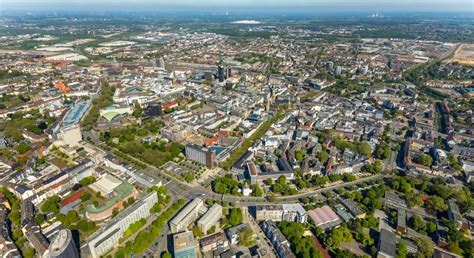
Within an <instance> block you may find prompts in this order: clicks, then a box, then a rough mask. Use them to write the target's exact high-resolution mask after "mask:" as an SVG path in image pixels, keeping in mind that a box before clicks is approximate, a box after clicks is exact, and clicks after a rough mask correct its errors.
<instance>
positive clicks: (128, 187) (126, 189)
mask: <svg viewBox="0 0 474 258" xmlns="http://www.w3.org/2000/svg"><path fill="white" fill-rule="evenodd" d="M132 191H133V185H132V184H130V183H127V182H123V183H122V184H120V185H119V186H117V187H116V188H115V189H114V192H115V193H116V195H115V196H114V197H112V198H110V199H108V200H107V201H106V202H105V203H104V204H102V205H101V206H99V207H95V206H94V204H92V203H90V204H89V205H87V207H86V211H87V212H89V213H99V212H103V211H105V210H107V209H108V208H110V207H112V206H113V205H115V204H116V203H117V202H119V201H121V200H123V199H125V197H127V196H128V195H130V194H131V193H132Z"/></svg>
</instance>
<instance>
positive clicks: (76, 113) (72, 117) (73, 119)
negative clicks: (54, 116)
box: [63, 100, 91, 127]
mask: <svg viewBox="0 0 474 258" xmlns="http://www.w3.org/2000/svg"><path fill="white" fill-rule="evenodd" d="M90 106H91V101H90V100H83V101H80V102H78V103H76V104H75V105H74V107H73V108H72V109H71V111H70V112H69V113H68V114H67V116H66V117H65V118H64V120H63V127H68V126H70V125H73V124H77V123H78V122H79V121H80V120H81V118H82V117H83V116H84V114H85V113H86V112H87V110H88V109H89V107H90Z"/></svg>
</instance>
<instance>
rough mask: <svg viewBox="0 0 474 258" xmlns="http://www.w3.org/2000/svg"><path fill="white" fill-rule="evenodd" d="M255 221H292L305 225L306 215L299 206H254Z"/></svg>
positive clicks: (296, 204)
mask: <svg viewBox="0 0 474 258" xmlns="http://www.w3.org/2000/svg"><path fill="white" fill-rule="evenodd" d="M255 219H256V220H258V221H263V220H271V221H294V222H298V223H306V221H307V219H308V213H307V212H306V210H305V209H304V208H303V206H301V204H298V203H295V204H276V205H275V204H269V205H256V206H255Z"/></svg>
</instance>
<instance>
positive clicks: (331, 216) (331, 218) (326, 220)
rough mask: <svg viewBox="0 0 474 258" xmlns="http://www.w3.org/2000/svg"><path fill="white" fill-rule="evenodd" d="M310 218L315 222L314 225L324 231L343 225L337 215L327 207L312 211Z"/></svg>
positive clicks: (309, 213)
mask: <svg viewBox="0 0 474 258" xmlns="http://www.w3.org/2000/svg"><path fill="white" fill-rule="evenodd" d="M308 215H309V217H310V218H311V219H312V220H313V222H314V225H316V226H317V227H320V228H322V229H324V230H325V229H329V228H332V227H335V226H337V225H339V224H341V223H342V220H341V219H340V218H339V217H338V216H337V214H336V213H335V212H334V211H333V210H332V209H331V208H330V207H329V206H327V205H325V206H323V207H321V208H316V209H314V210H310V211H309V212H308Z"/></svg>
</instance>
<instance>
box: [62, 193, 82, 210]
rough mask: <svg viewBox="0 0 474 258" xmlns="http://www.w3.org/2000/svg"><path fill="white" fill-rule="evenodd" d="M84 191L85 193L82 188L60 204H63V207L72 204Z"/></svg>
mask: <svg viewBox="0 0 474 258" xmlns="http://www.w3.org/2000/svg"><path fill="white" fill-rule="evenodd" d="M84 193H85V191H84V189H81V190H79V191H77V192H75V193H73V194H71V195H69V196H68V197H67V198H66V199H64V200H62V201H61V202H60V203H59V204H60V205H61V207H64V206H66V205H68V204H70V203H71V202H74V201H76V200H77V199H79V198H81V196H82V195H83V194H84Z"/></svg>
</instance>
